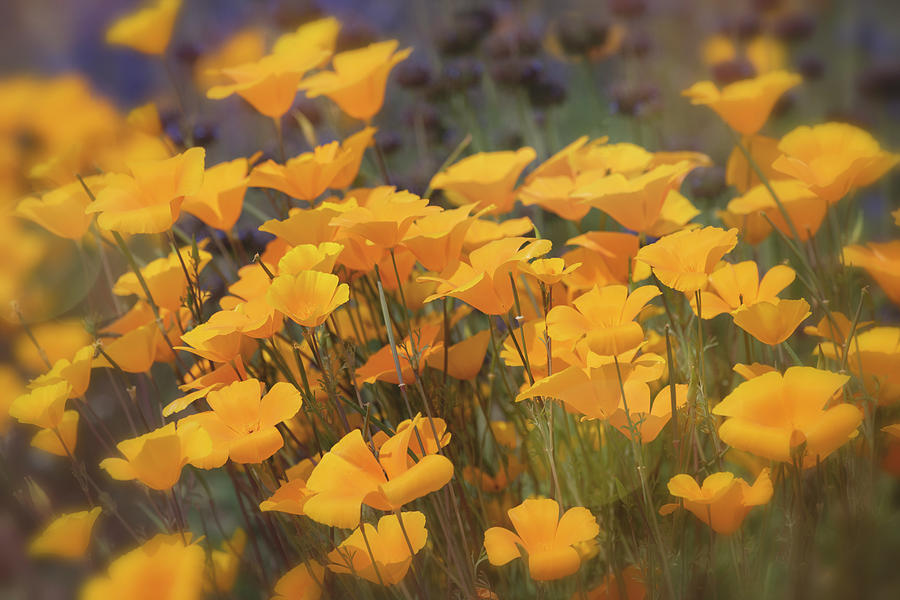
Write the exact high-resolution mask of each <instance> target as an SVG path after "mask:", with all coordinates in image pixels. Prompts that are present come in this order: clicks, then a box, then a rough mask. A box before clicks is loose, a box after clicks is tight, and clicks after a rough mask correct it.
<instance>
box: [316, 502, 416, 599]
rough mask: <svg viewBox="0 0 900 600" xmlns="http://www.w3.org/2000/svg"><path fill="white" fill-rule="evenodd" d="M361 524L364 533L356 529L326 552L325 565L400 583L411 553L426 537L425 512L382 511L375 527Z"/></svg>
mask: <svg viewBox="0 0 900 600" xmlns="http://www.w3.org/2000/svg"><path fill="white" fill-rule="evenodd" d="M401 519H402V528H401V521H400V520H401ZM362 527H364V528H365V530H366V534H365V537H363V534H362V531H361V530H360V529H356V530H355V531H354V532H353V533H351V534H350V535H349V536H348V537H347V539H345V540H344V541H343V542H341V543H340V544H339V545H338V547H337V548H335V549H334V550H332V551H331V552H329V553H328V560H329V561H330V562H329V564H328V569H329V570H331V571H334V572H335V573H353V574H354V575H357V576H359V577H362V578H363V579H365V580H367V581H371V582H372V583H381V584H383V585H395V584H397V583H400V581H402V580H403V578H404V577H406V573H407V572H408V571H409V566H410V564H412V557H413V554H418V552H419V550H421V549H422V548H424V547H425V541H426V540H427V539H428V531H427V530H426V529H425V515H423V514H422V513H420V512H418V511H410V512H403V513H399V517H398V515H385V516H383V517H381V518H380V519H378V527H377V528H376V527H373V526H372V525H370V524H368V523H363V524H362ZM410 547H412V548H410ZM410 549H411V550H412V552H410Z"/></svg>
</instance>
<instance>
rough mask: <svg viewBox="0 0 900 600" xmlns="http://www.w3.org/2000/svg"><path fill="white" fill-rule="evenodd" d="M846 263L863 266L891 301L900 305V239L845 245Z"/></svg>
mask: <svg viewBox="0 0 900 600" xmlns="http://www.w3.org/2000/svg"><path fill="white" fill-rule="evenodd" d="M843 255H844V263H845V264H847V265H850V266H852V267H862V268H863V269H865V270H866V273H868V274H869V276H870V277H871V278H872V279H874V280H875V282H876V283H877V284H878V287H880V288H881V289H882V291H883V292H884V293H885V295H887V297H888V298H889V299H890V301H891V302H893V303H894V304H896V305H897V306H900V240H894V241H892V242H884V243H880V244H879V243H876V242H872V243H869V244H866V245H865V246H844V251H843Z"/></svg>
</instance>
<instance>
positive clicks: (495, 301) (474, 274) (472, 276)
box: [420, 237, 551, 315]
mask: <svg viewBox="0 0 900 600" xmlns="http://www.w3.org/2000/svg"><path fill="white" fill-rule="evenodd" d="M523 244H524V246H523ZM550 245H551V244H550V240H528V239H527V238H521V237H512V238H505V239H500V240H496V241H493V242H488V243H487V244H485V245H483V246H481V247H480V248H478V249H477V250H473V251H472V252H471V253H470V254H469V262H468V263H464V262H460V263H458V264H457V265H456V267H455V269H454V270H453V271H452V272H451V273H449V274H443V275H441V276H440V277H421V278H420V281H436V282H438V284H439V285H438V289H437V293H435V294H432V295H431V296H429V297H428V298H426V299H425V301H426V302H431V301H432V300H436V299H438V298H443V297H446V296H451V297H453V298H459V299H460V300H462V301H463V302H465V303H467V304H469V305H470V306H472V307H473V308H475V309H477V310H480V311H481V312H483V313H485V314H488V315H502V314H504V313H506V312H508V311H509V310H510V309H511V308H512V306H513V303H514V296H513V292H512V287H511V284H510V275H512V276H513V279H514V280H515V277H516V275H517V274H518V272H519V269H520V268H521V264H522V263H524V262H525V261H528V260H530V259H532V258H535V257H538V256H542V255H544V254H546V253H547V252H549V251H550ZM451 268H452V267H451Z"/></svg>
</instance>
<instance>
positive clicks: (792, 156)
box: [772, 123, 900, 204]
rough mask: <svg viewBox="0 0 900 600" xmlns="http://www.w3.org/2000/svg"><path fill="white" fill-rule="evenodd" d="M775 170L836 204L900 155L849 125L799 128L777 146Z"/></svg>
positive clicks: (872, 180)
mask: <svg viewBox="0 0 900 600" xmlns="http://www.w3.org/2000/svg"><path fill="white" fill-rule="evenodd" d="M778 150H779V151H780V152H781V154H782V156H780V157H778V159H777V160H775V162H774V163H772V168H773V169H775V170H777V171H781V172H782V173H784V174H785V175H788V176H790V177H793V178H795V179H798V180H800V181H802V182H803V183H805V184H806V185H807V186H808V187H809V189H810V190H812V191H813V192H814V193H815V194H816V195H817V196H819V198H821V199H822V200H824V201H826V202H828V203H829V204H833V203H835V202H837V201H838V200H840V199H841V198H843V197H844V196H846V195H847V194H849V193H850V191H851V190H854V189H856V188H860V187H865V186H867V185H869V184H871V183H873V182H875V181H877V180H878V179H880V178H881V177H882V176H883V175H884V174H885V173H887V172H888V171H889V170H890V169H891V168H893V167H894V165H896V164H897V162H898V161H900V156H898V155H896V154H892V153H890V152H886V151H884V150H882V149H881V146H880V145H879V144H878V142H877V141H876V140H875V138H874V137H872V136H871V135H870V134H869V133H868V132H866V131H863V130H862V129H860V128H858V127H854V126H853V125H849V124H846V123H823V124H822V125H816V126H814V127H807V126H805V125H804V126H800V127H798V128H796V129H794V130H793V131H791V132H790V133H788V134H787V135H786V136H784V137H783V138H781V141H780V142H779V143H778Z"/></svg>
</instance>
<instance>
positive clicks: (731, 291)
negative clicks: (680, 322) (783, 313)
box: [691, 260, 797, 319]
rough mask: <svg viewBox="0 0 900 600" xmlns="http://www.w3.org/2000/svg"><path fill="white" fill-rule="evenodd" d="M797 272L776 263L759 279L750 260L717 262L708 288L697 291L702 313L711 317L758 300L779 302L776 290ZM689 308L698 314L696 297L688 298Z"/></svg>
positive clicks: (703, 315)
mask: <svg viewBox="0 0 900 600" xmlns="http://www.w3.org/2000/svg"><path fill="white" fill-rule="evenodd" d="M796 276H797V273H796V272H795V271H794V270H793V269H792V268H790V267H787V266H785V265H776V266H774V267H772V268H771V269H769V270H768V271H767V272H766V274H765V275H763V277H762V279H760V278H759V267H758V265H757V264H756V263H755V262H754V261H752V260H745V261H743V262H739V263H737V264H732V263H725V262H723V263H720V265H719V267H718V268H717V269H716V270H715V271H713V272H712V273H710V275H709V281H708V286H707V288H706V289H705V290H704V291H701V292H700V310H701V311H702V312H703V314H702V315H701V316H702V317H703V318H704V319H712V318H713V317H716V316H718V315H721V314H722V313H730V312H732V311H734V310H737V309H738V308H740V307H742V306H749V305H751V304H756V303H757V302H771V303H773V304H774V303H776V302H778V294H779V293H780V292H781V291H782V290H784V288H786V287H787V286H789V285H790V284H791V283H793V281H794V278H795V277H796ZM691 308H692V309H693V311H694V314H697V300H696V298H691Z"/></svg>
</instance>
